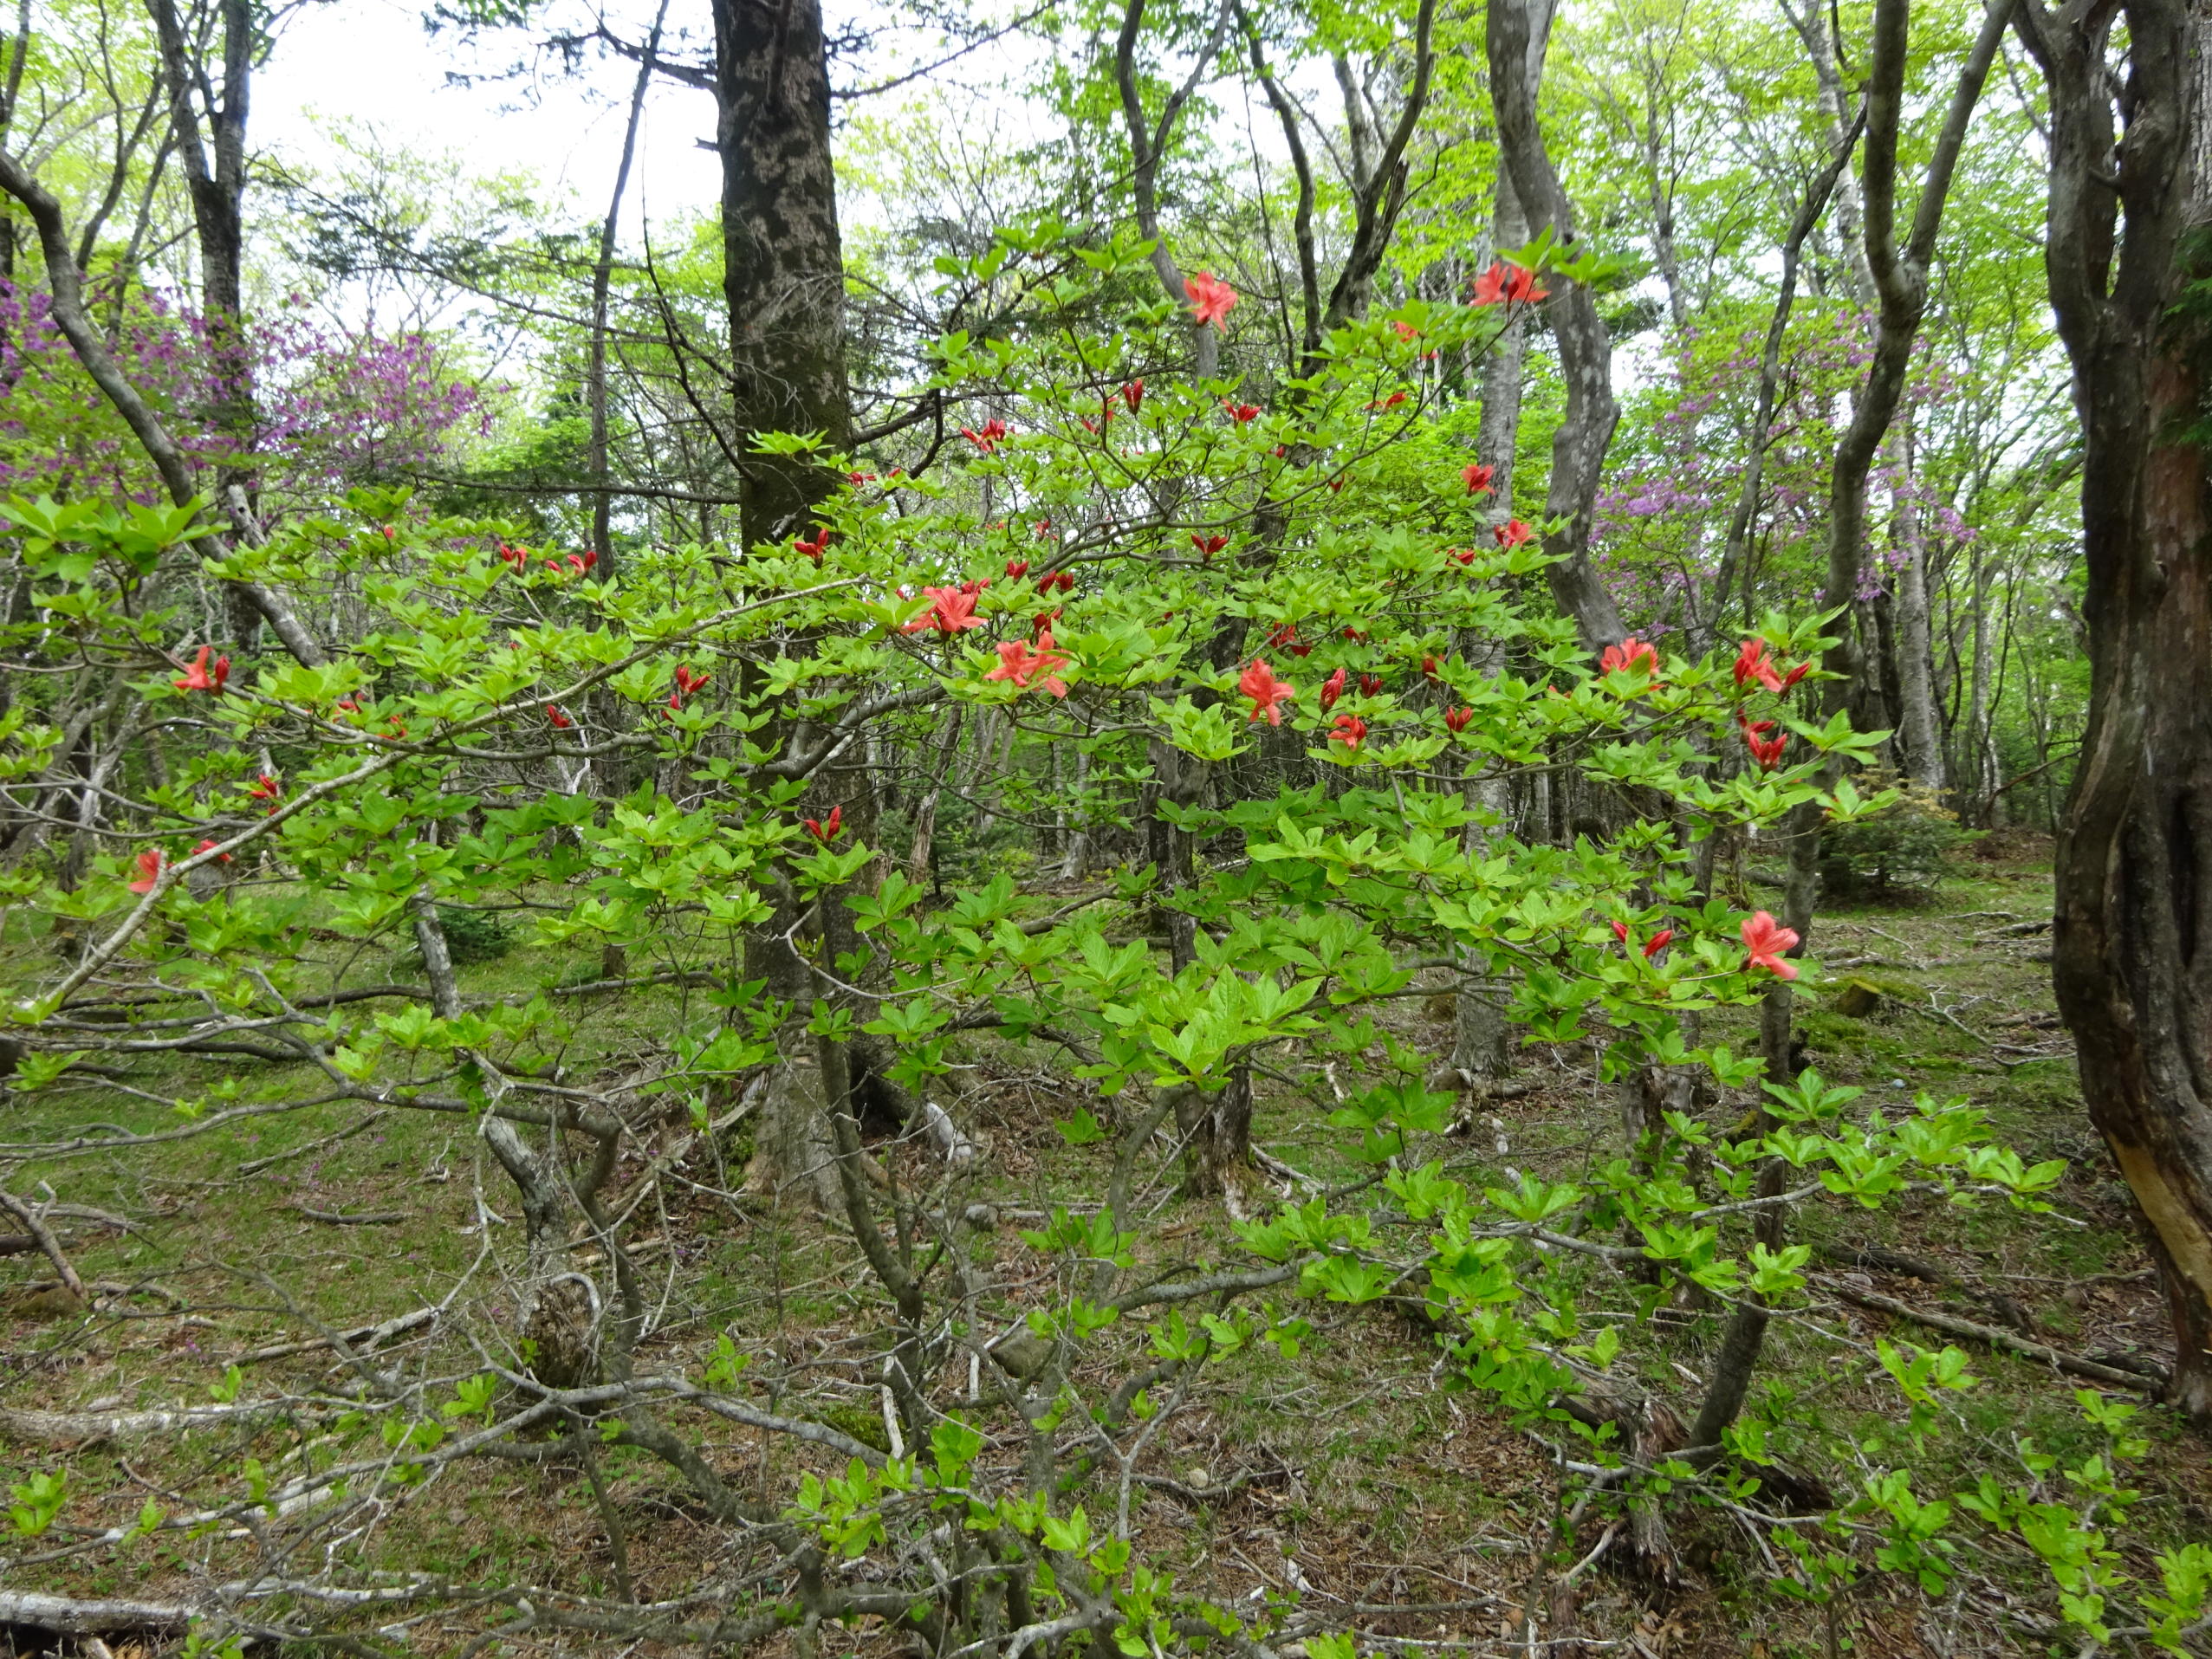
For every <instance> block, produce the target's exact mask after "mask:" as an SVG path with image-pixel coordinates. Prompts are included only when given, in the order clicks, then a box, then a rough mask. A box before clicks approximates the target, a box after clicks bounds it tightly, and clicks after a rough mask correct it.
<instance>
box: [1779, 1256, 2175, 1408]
mask: <svg viewBox="0 0 2212 1659" xmlns="http://www.w3.org/2000/svg"><path fill="white" fill-rule="evenodd" d="M1821 1284H1822V1286H1824V1287H1825V1288H1826V1290H1828V1291H1829V1292H1830V1293H1833V1294H1834V1295H1836V1296H1839V1297H1841V1298H1842V1299H1844V1300H1845V1301H1846V1302H1851V1303H1854V1304H1856V1305H1857V1306H1860V1307H1865V1308H1871V1309H1873V1310H1874V1311H1876V1312H1881V1313H1890V1314H1894V1315H1896V1316H1897V1318H1898V1319H1910V1320H1912V1321H1913V1322H1914V1323H1915V1324H1917V1325H1926V1326H1928V1327H1929V1328H1930V1330H1935V1331H1942V1332H1947V1333H1949V1335H1951V1336H1955V1337H1971V1338H1974V1339H1975V1341H1976V1342H1986V1343H1988V1345H1989V1346H1991V1347H1992V1348H2002V1349H2005V1350H2007V1351H2009V1352H2012V1353H2015V1354H2021V1355H2023V1356H2025V1357H2026V1358H2029V1359H2040V1360H2041V1361H2042V1362H2043V1363H2044V1364H2047V1365H2053V1366H2055V1367H2057V1368H2058V1369H2059V1370H2060V1371H2066V1372H2068V1373H2070V1374H2072V1375H2073V1376H2075V1377H2086V1378H2087V1379H2088V1380H2089V1381H2091V1382H2092V1383H2102V1384H2105V1386H2106V1387H2108V1388H2119V1389H2129V1390H2136V1391H2138V1392H2140V1391H2142V1390H2150V1392H2152V1393H2154V1394H2156V1393H2158V1392H2160V1391H2161V1390H2163V1388H2164V1386H2165V1377H2164V1376H2163V1374H2161V1375H2159V1376H2156V1377H2152V1376H2148V1375H2144V1376H2138V1375H2137V1374H2136V1373H2135V1372H2132V1371H2122V1370H2120V1369H2119V1368H2118V1366H2115V1365H2100V1364H2098V1363H2097V1362H2096V1361H2095V1360H2093V1359H2081V1358H2077V1357H2076V1356H2074V1355H2073V1354H2069V1353H2063V1352H2061V1351H2060V1350H2058V1349H2056V1348H2053V1347H2051V1346H2049V1345H2047V1344H2044V1343H2040V1342H2031V1341H2029V1340H2028V1339H2027V1338H2026V1337H2022V1336H2017V1335H2015V1334H2014V1332H2010V1331H2005V1330H2001V1329H1999V1328H1998V1327H1997V1326H1995V1325H1982V1324H1979V1323H1977V1322H1976V1321H1975V1320H1973V1319H1961V1318H1960V1317H1959V1316H1958V1315H1957V1314H1956V1313H1939V1312H1936V1311H1934V1310H1933V1309H1931V1308H1921V1307H1915V1306H1912V1305H1911V1304H1910V1302H1900V1301H1898V1300H1897V1298H1895V1297H1894V1296H1883V1295H1880V1294H1878V1293H1876V1292H1874V1291H1871V1290H1860V1289H1858V1288H1857V1287H1856V1286H1851V1285H1845V1284H1843V1283H1840V1282H1839V1281H1838V1280H1831V1279H1823V1280H1821Z"/></svg>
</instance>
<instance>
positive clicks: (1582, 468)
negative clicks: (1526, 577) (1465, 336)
mask: <svg viewBox="0 0 2212 1659" xmlns="http://www.w3.org/2000/svg"><path fill="white" fill-rule="evenodd" d="M1551 10H1552V6H1551V0H1498V3H1497V4H1496V5H1495V6H1494V7H1493V8H1492V9H1491V12H1490V22H1489V39H1488V49H1489V66H1490V100H1491V103H1492V105H1493V106H1494V107H1495V111H1496V115H1497V124H1498V151H1499V154H1500V156H1501V157H1502V161H1503V164H1504V167H1505V170H1506V171H1507V172H1508V173H1510V174H1511V176H1512V178H1513V189H1514V194H1515V196H1516V197H1517V198H1519V200H1520V203H1521V210H1522V211H1524V212H1525V213H1526V214H1527V215H1528V231H1529V234H1530V235H1532V236H1534V235H1540V234H1541V233H1542V232H1543V231H1545V230H1551V231H1553V232H1554V233H1555V234H1556V235H1557V237H1559V239H1560V242H1561V243H1563V244H1565V245H1567V247H1569V248H1572V246H1573V243H1574V241H1575V230H1574V214H1573V208H1572V206H1571V205H1570V204H1569V203H1568V201H1567V191H1566V190H1565V189H1564V188H1563V187H1562V186H1561V185H1560V180H1559V175H1558V173H1557V172H1555V171H1554V169H1553V166H1552V159H1551V152H1549V151H1548V150H1547V148H1546V147H1545V144H1544V135H1543V132H1542V130H1541V128H1540V127H1539V126H1537V123H1536V74H1535V65H1536V64H1538V63H1540V62H1541V59H1540V58H1538V57H1537V55H1536V54H1535V51H1534V47H1535V43H1536V41H1537V39H1538V37H1539V36H1540V35H1541V32H1542V31H1543V30H1544V29H1548V28H1549V26H1550V22H1551ZM1561 287H1562V288H1564V292H1561V293H1560V294H1557V295H1554V298H1553V300H1552V301H1551V306H1550V309H1549V311H1548V313H1547V315H1548V316H1549V318H1550V321H1551V325H1552V334H1553V337H1554V340H1557V341H1558V344H1559V354H1560V375H1561V377H1562V378H1563V379H1565V380H1566V382H1567V410H1566V417H1565V418H1564V419H1562V420H1561V421H1560V427H1559V431H1558V432H1557V434H1556V435H1554V437H1553V439H1552V476H1551V483H1550V488H1549V489H1548V490H1547V494H1546V497H1545V502H1544V510H1545V515H1546V517H1547V522H1553V523H1560V524H1562V525H1563V526H1564V528H1560V529H1558V530H1548V529H1547V531H1546V532H1545V533H1544V538H1543V545H1544V551H1545V552H1546V553H1547V554H1550V555H1551V556H1552V562H1551V563H1550V564H1548V565H1547V566H1546V567H1544V575H1545V580H1547V581H1548V582H1549V583H1550V584H1551V589H1552V595H1553V598H1554V599H1555V600H1556V601H1557V602H1558V605H1559V607H1560V610H1561V611H1563V612H1566V613H1567V615H1568V616H1571V617H1573V619H1574V620H1575V624H1576V625H1577V627H1578V628H1579V629H1580V631H1581V634H1582V643H1583V645H1584V647H1585V648H1586V649H1587V650H1588V651H1589V652H1590V653H1591V655H1593V656H1595V655H1597V654H1598V653H1599V651H1603V650H1604V649H1605V647H1606V646H1608V645H1618V643H1619V642H1620V640H1621V638H1622V637H1623V632H1624V631H1623V629H1622V627H1621V621H1620V608H1619V606H1618V605H1616V604H1615V603H1614V601H1613V596H1612V590H1611V589H1609V588H1607V587H1606V586H1605V583H1604V582H1603V581H1602V580H1599V575H1598V573H1597V569H1596V567H1594V566H1593V565H1592V564H1591V562H1590V551H1589V550H1590V530H1591V525H1592V522H1593V519H1594V517H1595V515H1596V513H1597V506H1598V482H1599V475H1600V474H1601V473H1602V472H1603V470H1604V468H1605V450H1606V449H1607V447H1608V446H1609V445H1610V444H1612V436H1613V428H1614V427H1615V426H1617V425H1618V424H1619V423H1620V405H1618V403H1616V402H1615V401H1614V400H1613V376H1612V340H1611V338H1610V337H1609V336H1608V335H1607V334H1606V332H1605V323H1604V321H1602V320H1601V319H1600V318H1599V315H1598V301H1597V296H1596V295H1593V294H1592V293H1591V292H1590V290H1589V289H1588V288H1586V287H1585V286H1583V285H1582V284H1581V283H1580V282H1573V283H1562V284H1561Z"/></svg>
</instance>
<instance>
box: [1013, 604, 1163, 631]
mask: <svg viewBox="0 0 2212 1659" xmlns="http://www.w3.org/2000/svg"><path fill="white" fill-rule="evenodd" d="M1066 612H1067V606H1064V605H1055V606H1053V607H1052V609H1051V610H1049V611H1040V612H1037V613H1036V615H1035V616H1033V617H1031V618H1030V619H1029V632H1031V633H1042V632H1044V631H1045V630H1046V629H1047V628H1049V627H1050V626H1052V625H1053V624H1054V623H1055V622H1057V621H1059V620H1060V619H1061V616H1062V615H1064V614H1065V613H1066ZM1174 614H1175V612H1172V611H1170V612H1168V613H1167V616H1164V617H1162V618H1161V619H1160V620H1161V621H1163V622H1164V621H1166V620H1167V618H1168V617H1171V616H1173V615H1174Z"/></svg>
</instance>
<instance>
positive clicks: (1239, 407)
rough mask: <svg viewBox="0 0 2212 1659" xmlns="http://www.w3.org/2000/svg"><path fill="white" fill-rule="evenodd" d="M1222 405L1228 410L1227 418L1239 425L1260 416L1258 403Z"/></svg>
mask: <svg viewBox="0 0 2212 1659" xmlns="http://www.w3.org/2000/svg"><path fill="white" fill-rule="evenodd" d="M1222 407H1223V408H1224V409H1226V410H1228V411H1229V418H1230V419H1231V420H1233V421H1235V422H1236V424H1238V425H1239V426H1243V425H1247V424H1249V423H1251V422H1253V421H1255V420H1257V419H1259V418H1260V405H1257V404H1255V403H1224V404H1223V405H1222Z"/></svg>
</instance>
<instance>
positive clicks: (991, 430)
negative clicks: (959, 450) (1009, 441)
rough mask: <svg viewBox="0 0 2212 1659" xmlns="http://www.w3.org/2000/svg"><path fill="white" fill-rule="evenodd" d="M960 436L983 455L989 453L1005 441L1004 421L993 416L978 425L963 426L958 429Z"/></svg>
mask: <svg viewBox="0 0 2212 1659" xmlns="http://www.w3.org/2000/svg"><path fill="white" fill-rule="evenodd" d="M960 436H961V437H964V438H966V439H967V440H968V441H969V442H970V444H974V445H975V446H976V448H977V449H979V450H982V451H983V453H984V454H985V455H990V454H992V453H994V452H996V450H997V449H998V446H999V445H1000V444H1003V443H1004V442H1005V441H1006V423H1005V422H1004V421H1002V420H998V419H996V418H994V419H991V420H987V421H985V422H984V423H983V424H982V426H980V427H976V426H963V427H962V428H961V429H960Z"/></svg>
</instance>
